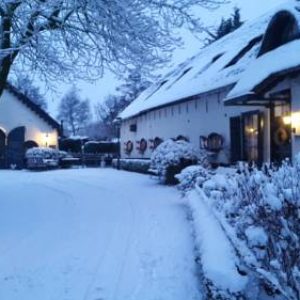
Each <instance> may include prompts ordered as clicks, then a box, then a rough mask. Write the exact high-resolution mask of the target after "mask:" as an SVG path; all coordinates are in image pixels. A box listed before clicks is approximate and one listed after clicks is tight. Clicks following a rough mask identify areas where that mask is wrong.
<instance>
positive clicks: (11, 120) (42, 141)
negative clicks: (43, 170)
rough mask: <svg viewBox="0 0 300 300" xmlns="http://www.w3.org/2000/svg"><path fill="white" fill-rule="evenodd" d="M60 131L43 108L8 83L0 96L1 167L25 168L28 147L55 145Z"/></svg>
mask: <svg viewBox="0 0 300 300" xmlns="http://www.w3.org/2000/svg"><path fill="white" fill-rule="evenodd" d="M59 130H60V126H59V124H58V123H57V122H56V121H55V120H54V119H52V118H51V117H50V116H49V115H48V114H47V113H46V112H45V111H44V110H43V109H41V108H40V107H39V106H38V105H37V104H35V103H33V102H32V101H31V100H30V99H28V98H27V97H26V96H24V95H23V94H21V93H20V92H19V91H18V90H17V89H16V88H14V87H13V86H11V85H7V88H6V89H5V90H4V92H3V94H2V96H1V98H0V168H7V167H10V166H15V167H17V168H21V167H23V164H24V155H25V151H26V149H28V148H31V147H36V146H41V147H53V148H56V147H57V145H58V135H59Z"/></svg>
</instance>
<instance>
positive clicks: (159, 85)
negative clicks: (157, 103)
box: [146, 80, 168, 100]
mask: <svg viewBox="0 0 300 300" xmlns="http://www.w3.org/2000/svg"><path fill="white" fill-rule="evenodd" d="M167 82H168V80H164V81H162V82H160V83H159V84H158V87H157V88H156V89H155V90H154V91H153V92H152V93H151V94H150V95H149V96H148V97H147V98H146V100H147V99H149V98H150V97H151V96H153V95H154V94H155V93H156V92H157V91H158V90H159V89H160V88H161V87H162V86H164V85H165V84H166V83H167Z"/></svg>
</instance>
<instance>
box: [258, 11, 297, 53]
mask: <svg viewBox="0 0 300 300" xmlns="http://www.w3.org/2000/svg"><path fill="white" fill-rule="evenodd" d="M297 38H299V28H298V24H297V20H296V19H295V17H294V15H293V14H291V13H290V12H288V11H281V12H279V13H277V14H276V15H275V16H274V17H273V19H272V20H271V22H270V24H269V27H268V29H267V32H266V34H265V37H264V40H263V43H262V46H261V49H260V52H259V54H258V56H261V55H263V54H265V53H267V52H269V51H272V50H274V49H276V48H278V47H280V46H281V45H284V44H286V43H288V42H290V41H293V40H295V39H297Z"/></svg>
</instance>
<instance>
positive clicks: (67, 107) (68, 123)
mask: <svg viewBox="0 0 300 300" xmlns="http://www.w3.org/2000/svg"><path fill="white" fill-rule="evenodd" d="M58 110H59V114H58V118H59V119H60V120H62V121H63V122H64V125H65V129H67V131H68V132H69V133H71V134H72V135H74V136H75V135H77V134H78V133H79V131H80V130H84V129H85V128H86V126H87V125H88V123H89V121H90V119H91V112H90V104H89V100H87V99H86V100H82V99H81V98H80V96H79V95H78V91H77V90H76V88H75V87H73V88H72V89H71V90H70V91H69V92H68V93H67V94H66V95H65V96H64V97H63V98H62V99H61V102H60V105H59V108H58Z"/></svg>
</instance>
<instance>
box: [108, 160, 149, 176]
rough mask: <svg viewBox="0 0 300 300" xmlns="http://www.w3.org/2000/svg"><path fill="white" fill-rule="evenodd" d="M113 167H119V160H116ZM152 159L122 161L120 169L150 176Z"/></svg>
mask: <svg viewBox="0 0 300 300" xmlns="http://www.w3.org/2000/svg"><path fill="white" fill-rule="evenodd" d="M112 164H113V167H114V168H117V167H118V160H117V159H114V160H113V162H112ZM149 167H150V159H120V169H121V170H125V171H130V172H136V173H142V174H149Z"/></svg>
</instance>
